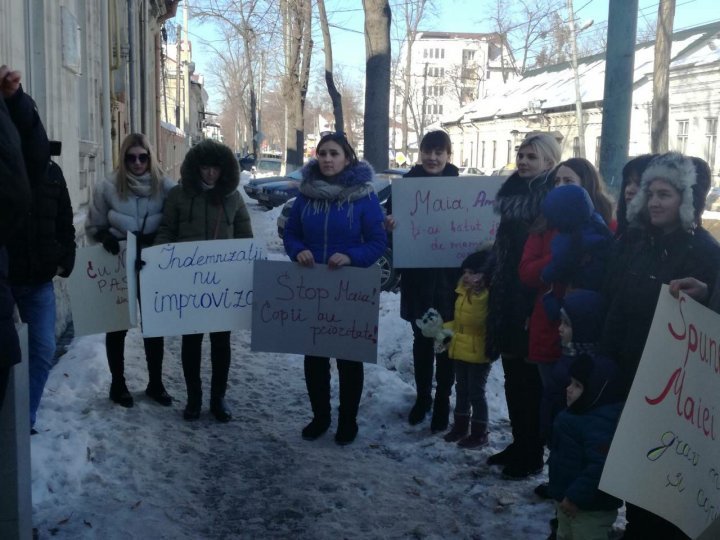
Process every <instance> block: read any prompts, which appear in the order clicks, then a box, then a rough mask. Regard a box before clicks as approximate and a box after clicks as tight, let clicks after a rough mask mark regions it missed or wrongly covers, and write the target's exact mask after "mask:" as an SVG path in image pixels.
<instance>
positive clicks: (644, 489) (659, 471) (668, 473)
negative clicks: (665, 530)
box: [600, 285, 720, 538]
mask: <svg viewBox="0 0 720 540" xmlns="http://www.w3.org/2000/svg"><path fill="white" fill-rule="evenodd" d="M719 414H720V315H718V314H716V313H714V312H712V311H710V310H709V309H707V308H705V307H703V306H702V305H700V304H698V303H697V302H695V301H694V300H692V299H690V297H688V296H685V295H681V297H680V298H679V299H675V298H673V297H672V296H671V295H670V293H669V292H668V287H667V285H663V287H662V291H661V293H660V298H659V299H658V304H657V308H656V310H655V317H654V319H653V322H652V327H651V329H650V334H649V335H648V339H647V343H646V344H645V350H644V351H643V355H642V359H641V361H640V365H639V367H638V370H637V374H636V376H635V380H634V382H633V385H632V388H631V390H630V395H629V397H628V400H627V403H626V404H625V408H624V410H623V413H622V416H621V417H620V423H619V425H618V428H617V431H616V433H615V437H614V438H613V442H612V445H611V447H610V453H609V455H608V458H607V461H606V463H605V469H604V471H603V475H602V479H601V480H600V489H602V490H603V491H606V492H607V493H610V494H612V495H615V496H617V497H619V498H621V499H624V500H626V501H629V502H631V503H633V504H635V505H637V506H640V507H642V508H645V509H647V510H649V511H651V512H653V513H655V514H658V515H660V516H662V517H664V518H665V519H667V520H669V521H671V522H672V523H674V524H675V525H677V526H678V527H680V529H682V530H683V531H684V532H685V533H686V534H687V535H689V536H690V537H692V538H698V537H699V536H700V535H701V534H703V531H705V530H706V529H708V528H709V527H711V526H714V527H716V529H715V530H717V527H718V516H719V515H720V418H715V417H716V415H719ZM715 420H718V421H717V422H716V421H715ZM713 524H714V525H713ZM706 537H707V538H709V537H708V536H706Z"/></svg>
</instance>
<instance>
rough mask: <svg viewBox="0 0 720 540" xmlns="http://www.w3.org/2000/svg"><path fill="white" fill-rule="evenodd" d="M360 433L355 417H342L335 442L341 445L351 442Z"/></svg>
mask: <svg viewBox="0 0 720 540" xmlns="http://www.w3.org/2000/svg"><path fill="white" fill-rule="evenodd" d="M357 434H358V425H357V422H356V421H355V419H354V418H348V419H343V418H342V417H340V420H339V421H338V427H337V432H335V442H336V443H337V444H339V445H340V446H345V445H346V444H350V443H351V442H353V441H354V440H355V437H357Z"/></svg>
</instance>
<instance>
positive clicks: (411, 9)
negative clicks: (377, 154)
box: [400, 0, 428, 155]
mask: <svg viewBox="0 0 720 540" xmlns="http://www.w3.org/2000/svg"><path fill="white" fill-rule="evenodd" d="M427 4H428V0H406V1H405V2H403V3H402V4H401V8H400V9H401V13H402V16H403V21H404V23H405V58H404V60H405V68H404V70H403V93H402V96H403V102H402V109H401V111H400V117H401V120H400V123H401V126H402V151H403V152H404V153H405V154H406V155H407V152H408V112H409V109H410V94H411V93H412V84H413V73H412V50H413V45H415V39H416V38H417V34H418V28H419V26H420V23H421V22H422V20H423V17H424V15H425V8H426V7H427ZM418 133H419V132H418Z"/></svg>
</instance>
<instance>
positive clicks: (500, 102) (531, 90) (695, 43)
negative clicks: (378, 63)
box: [442, 23, 720, 124]
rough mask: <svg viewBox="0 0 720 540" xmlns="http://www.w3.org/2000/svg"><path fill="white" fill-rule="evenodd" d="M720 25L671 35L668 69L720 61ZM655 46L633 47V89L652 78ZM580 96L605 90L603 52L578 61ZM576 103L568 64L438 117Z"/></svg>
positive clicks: (477, 116) (586, 98) (457, 118)
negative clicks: (671, 42)
mask: <svg viewBox="0 0 720 540" xmlns="http://www.w3.org/2000/svg"><path fill="white" fill-rule="evenodd" d="M718 34H720V24H718V23H714V24H709V25H705V26H701V27H697V28H692V29H689V30H684V31H682V32H677V33H676V34H675V35H674V40H673V44H672V53H671V54H672V60H671V63H670V69H671V70H672V69H678V68H681V67H690V66H700V65H706V64H710V63H713V62H718V61H719V60H720V37H719V36H718ZM654 49H655V44H654V42H649V43H643V44H639V45H637V46H636V48H635V74H634V82H635V84H636V85H638V83H640V82H642V80H643V79H644V78H646V77H651V76H652V73H653V63H654ZM578 74H579V77H580V93H581V95H582V101H583V103H593V102H598V101H602V100H603V94H604V89H605V54H604V53H603V54H596V55H593V56H588V57H585V58H581V59H578ZM574 103H575V81H574V74H573V70H572V66H571V64H570V62H564V63H561V64H555V65H552V66H547V67H544V68H540V69H537V70H533V71H530V72H526V73H525V76H524V77H523V78H522V79H519V80H515V81H512V83H511V84H509V85H507V86H505V87H504V88H503V89H501V90H500V91H498V92H497V93H495V94H490V95H488V96H487V97H484V98H481V99H479V100H477V101H474V102H472V103H469V104H468V105H466V106H465V107H463V108H462V109H461V110H460V112H458V113H455V114H452V115H448V116H445V117H443V118H442V123H443V124H450V123H455V122H462V121H466V122H467V121H472V120H481V119H486V118H493V117H497V116H501V117H502V116H515V115H519V114H523V113H524V112H525V113H527V112H531V111H537V112H540V111H547V110H551V109H557V108H561V107H568V106H572V105H573V104H574Z"/></svg>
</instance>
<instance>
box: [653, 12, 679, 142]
mask: <svg viewBox="0 0 720 540" xmlns="http://www.w3.org/2000/svg"><path fill="white" fill-rule="evenodd" d="M674 19H675V0H660V3H659V4H658V23H657V36H656V38H655V68H654V70H653V100H652V126H651V128H650V147H651V150H652V152H653V153H654V154H660V153H663V152H667V151H668V114H669V111H670V101H669V94H670V55H671V49H672V32H673V21H674Z"/></svg>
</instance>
